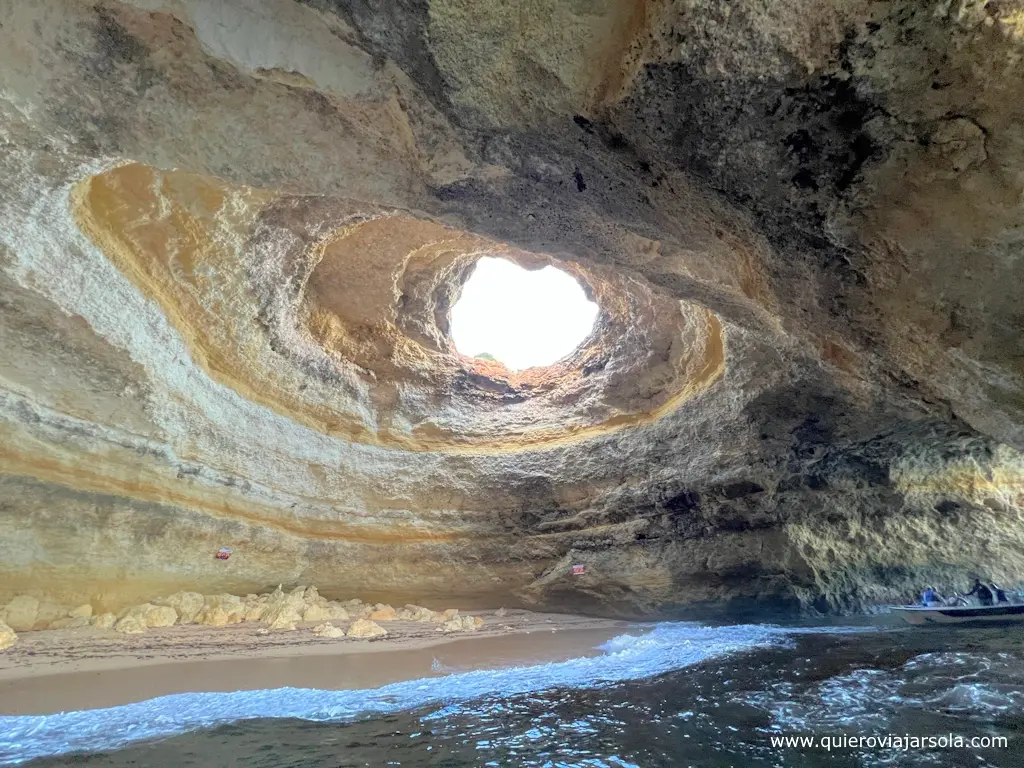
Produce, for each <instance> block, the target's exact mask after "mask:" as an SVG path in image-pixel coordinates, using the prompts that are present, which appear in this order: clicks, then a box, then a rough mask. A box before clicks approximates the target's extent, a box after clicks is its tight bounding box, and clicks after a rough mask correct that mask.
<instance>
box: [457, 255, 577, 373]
mask: <svg viewBox="0 0 1024 768" xmlns="http://www.w3.org/2000/svg"><path fill="white" fill-rule="evenodd" d="M596 318H597V304H595V303H594V302H592V301H590V300H589V299H588V298H587V296H586V294H585V293H583V288H582V287H581V286H580V284H579V283H578V282H576V280H575V278H573V277H571V276H570V275H567V274H566V273H565V272H562V271H561V270H559V269H555V268H554V267H551V266H548V267H544V269H541V270H538V271H536V272H528V271H527V270H525V269H523V268H522V267H520V266H518V265H517V264H513V263H512V262H511V261H506V260H505V259H496V258H492V257H484V258H482V259H480V260H479V261H478V262H477V263H476V270H475V271H474V272H473V274H472V275H470V277H469V280H467V281H466V284H465V285H464V286H463V287H462V296H461V297H460V298H459V300H458V301H457V302H456V304H455V306H454V307H452V325H451V330H452V340H453V341H454V342H455V348H456V349H458V350H459V352H461V353H462V354H464V355H467V356H469V357H490V358H493V359H495V360H497V361H499V362H501V363H504V364H505V366H506V367H507V368H509V369H511V370H513V371H521V370H523V369H524V368H533V367H535V366H540V365H551V364H552V363H555V362H557V361H559V360H561V359H562V358H563V357H565V356H566V355H568V354H569V353H571V352H572V351H573V350H574V349H576V347H578V346H579V345H580V342H582V341H583V340H584V339H585V338H586V337H587V334H589V333H590V330H591V329H592V328H593V327H594V320H595V319H596Z"/></svg>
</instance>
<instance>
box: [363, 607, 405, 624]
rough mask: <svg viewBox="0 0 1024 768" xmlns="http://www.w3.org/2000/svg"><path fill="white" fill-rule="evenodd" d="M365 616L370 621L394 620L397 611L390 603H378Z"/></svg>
mask: <svg viewBox="0 0 1024 768" xmlns="http://www.w3.org/2000/svg"><path fill="white" fill-rule="evenodd" d="M367 618H368V619H369V620H370V621H395V620H396V619H397V618H398V611H396V610H395V609H394V608H392V607H391V606H390V605H384V604H382V603H378V604H377V605H375V606H374V607H373V610H372V611H371V612H370V615H369V616H367Z"/></svg>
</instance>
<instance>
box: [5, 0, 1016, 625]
mask: <svg viewBox="0 0 1024 768" xmlns="http://www.w3.org/2000/svg"><path fill="white" fill-rule="evenodd" d="M385 6H386V7H385ZM1022 54H1024V4H1022V3H1021V2H1020V0H999V2H995V0H990V1H988V2H985V1H984V0H926V1H924V2H921V1H920V0H818V1H817V2H810V0H779V2H774V3H760V4H751V3H743V4H737V3H733V2H729V1H728V0H594V2H588V3H579V2H569V1H568V0H536V2H534V3H532V4H530V8H529V12H525V11H524V10H523V8H521V7H520V5H518V4H516V3H509V2H504V1H502V2H499V1H498V0H420V1H418V2H411V1H406V0H403V1H402V2H397V3H392V4H380V3H377V4H373V3H364V2H357V1H356V0H305V1H304V2H296V1H294V0H259V1H257V0H216V1H214V0H174V1H173V2H171V0H125V1H124V2H118V1H117V0H99V1H97V0H88V1H87V0H52V2H47V3H24V2H16V0H0V181H2V184H0V498H2V500H3V501H2V502H0V601H9V600H11V599H12V598H15V597H17V596H19V595H20V596H27V597H31V598H32V599H34V600H37V603H35V604H33V605H29V604H28V603H27V602H25V601H23V602H22V603H20V604H19V605H17V606H16V610H15V611H14V613H13V615H12V609H11V607H10V606H8V607H7V608H6V609H5V610H4V615H3V616H0V619H2V620H4V621H6V622H7V623H8V624H10V626H11V627H12V628H14V629H15V630H18V631H21V629H22V628H26V629H32V628H34V627H37V626H48V625H49V624H50V623H52V622H53V621H59V620H62V619H64V618H68V617H67V611H68V609H69V608H71V607H73V606H75V605H79V604H81V603H83V602H88V603H89V604H90V605H91V606H92V607H93V608H94V609H95V611H96V612H97V614H106V613H110V612H114V613H117V612H120V611H122V610H123V609H124V608H126V607H127V606H132V605H137V604H139V603H141V602H144V601H147V600H155V599H156V598H157V596H159V595H167V594H170V593H173V592H175V591H179V590H190V591H195V592H197V593H204V594H206V593H232V594H246V593H251V594H252V596H253V599H252V600H249V598H245V599H244V600H243V599H241V598H236V599H237V600H239V601H240V604H236V603H234V602H231V604H230V605H227V604H223V603H208V602H206V600H204V604H203V606H202V608H198V609H197V610H196V613H195V614H194V615H193V616H192V619H191V620H202V621H205V622H212V623H221V622H223V623H231V622H234V621H241V620H243V619H249V620H262V621H265V622H266V623H267V624H268V625H269V626H280V627H284V628H287V627H290V626H292V625H294V623H295V622H298V621H300V620H302V618H303V613H304V612H305V611H306V610H308V609H309V608H310V606H311V605H316V606H318V607H319V608H323V605H322V604H320V603H319V602H315V601H314V602H313V603H309V604H307V602H306V601H305V600H304V599H302V600H298V601H297V602H296V600H293V599H292V596H291V595H288V594H285V593H283V592H282V593H281V594H280V595H278V596H276V597H272V598H266V599H265V600H262V602H261V599H260V598H257V596H256V593H260V592H265V591H266V590H268V589H269V588H272V587H273V585H275V584H278V583H281V584H285V585H295V584H298V583H310V582H316V583H317V584H318V585H321V588H322V589H323V591H324V599H325V600H327V599H330V598H334V597H343V596H345V595H348V594H353V593H357V594H361V595H364V596H365V597H366V598H367V599H369V600H372V601H374V602H376V601H391V602H392V603H394V604H396V605H397V604H402V603H404V602H405V601H407V600H416V601H418V602H426V603H428V604H440V603H441V601H442V600H443V601H445V602H448V601H456V600H462V599H473V600H477V601H488V602H491V603H493V604H501V603H505V604H514V603H520V604H521V603H532V604H541V605H545V606H549V607H557V608H562V609H566V608H568V609H583V610H588V611H601V612H609V613H610V612H616V613H631V614H644V615H646V614H651V613H654V612H657V611H670V610H672V609H673V608H675V607H681V606H689V607H690V608H699V607H701V606H724V605H729V606H733V607H741V606H742V605H744V604H745V602H746V601H749V600H754V599H756V600H757V601H758V603H757V604H758V605H760V606H766V605H773V606H779V607H792V608H798V607H801V606H805V607H806V606H814V607H816V608H819V609H822V610H834V609H846V608H855V607H859V606H864V605H866V604H869V603H872V602H876V601H885V600H891V599H894V598H896V597H905V596H906V594H907V591H908V590H909V589H911V588H913V587H915V586H917V585H919V584H920V582H921V581H923V580H928V581H932V582H936V586H942V587H946V586H948V585H953V586H964V585H965V584H966V576H967V574H968V573H969V572H971V571H974V570H977V571H979V572H981V573H982V574H983V575H989V576H991V577H992V578H995V579H999V580H1003V581H1008V582H1011V581H1016V580H1017V579H1019V578H1020V575H1021V573H1024V524H1022V522H1024V521H1022V512H1024V461H1022V457H1021V454H1020V453H1019V451H1020V450H1021V449H1024V342H1022V339H1024V314H1022V312H1021V309H1020V296H1021V290H1022V288H1024V263H1022V255H1021V254H1022V253H1024V114H1022V113H1024V99H1022V98H1020V97H1021V94H1022V93H1024V68H1022ZM482 254H489V255H498V256H503V257H505V258H508V259H511V260H513V261H516V262H518V263H520V264H522V265H523V266H526V267H529V268H539V267H543V266H545V265H547V264H557V265H558V266H559V267H561V268H563V269H565V270H566V271H568V272H569V273H570V274H572V275H574V276H576V277H577V278H578V279H579V280H580V282H581V284H583V286H584V288H585V290H586V291H587V292H588V294H589V295H590V296H592V297H593V298H594V300H595V301H597V303H598V304H599V306H600V314H599V318H598V321H597V324H596V326H595V328H594V331H593V333H592V334H591V336H590V337H589V338H588V339H587V340H586V341H585V342H584V343H583V344H582V345H581V346H580V347H579V348H578V349H577V350H576V351H575V352H574V353H573V354H572V355H570V356H569V357H567V358H566V359H564V360H562V361H560V362H559V363H557V364H555V365H554V366H551V367H549V368H544V369H531V370H527V371H522V372H519V373H516V374H513V373H511V372H509V371H507V370H506V369H504V367H502V366H501V365H500V364H497V363H493V362H487V361H481V360H476V359H467V358H464V357H461V356H460V355H458V354H457V352H456V351H455V349H454V347H453V345H452V342H451V338H450V334H449V331H448V310H449V308H450V307H451V306H452V304H453V303H454V302H455V301H456V300H457V299H458V296H459V291H460V287H461V285H462V284H463V283H464V281H465V280H466V278H467V277H468V275H469V274H470V273H471V271H472V268H473V263H474V260H475V259H476V258H477V257H478V256H480V255H482ZM221 547H228V548H230V549H231V550H232V554H231V556H230V558H229V559H227V560H222V559H217V558H216V557H215V556H214V555H215V553H216V552H217V551H218V549H220V548H221ZM576 564H579V565H584V566H585V572H584V573H583V574H582V575H577V576H573V575H571V574H572V566H573V565H576ZM957 580H960V581H959V582H958V581H957ZM317 597H319V595H317ZM19 599H21V598H19ZM449 604H450V603H449ZM166 607H169V608H173V609H174V610H175V611H178V609H179V606H172V605H168V606H166ZM343 607H344V608H345V610H346V611H347V613H348V614H349V615H350V616H352V617H353V618H365V617H366V616H369V615H370V614H371V613H372V610H373V608H372V607H371V606H364V605H363V604H359V605H358V606H354V605H348V604H346V605H345V606H343ZM300 608H301V611H300ZM189 610H190V611H191V608H190V609H189ZM187 613H188V612H182V613H181V615H182V617H184V616H185V615H187ZM312 613H313V614H315V613H316V611H315V610H314V611H313V612H312ZM200 616H202V619H200V618H199V617H200ZM127 619H128V617H123V618H122V619H121V620H120V621H121V622H126V621H127ZM450 619H451V617H448V619H446V620H450ZM136 623H138V624H142V623H143V622H141V621H136V620H135V619H133V620H132V621H128V622H127V624H126V625H125V626H126V627H129V626H134V625H135V624H136ZM357 623H358V622H357ZM119 625H120V624H119Z"/></svg>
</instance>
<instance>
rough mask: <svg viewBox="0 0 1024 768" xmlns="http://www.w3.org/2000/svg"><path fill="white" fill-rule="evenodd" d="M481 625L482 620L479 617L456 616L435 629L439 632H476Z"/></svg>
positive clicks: (482, 623)
mask: <svg viewBox="0 0 1024 768" xmlns="http://www.w3.org/2000/svg"><path fill="white" fill-rule="evenodd" d="M483 625H484V620H483V619H481V618H480V617H479V616H456V617H455V618H453V619H450V620H449V621H446V622H444V623H443V624H442V625H441V626H439V627H438V628H437V629H438V631H439V632H476V631H477V630H478V629H480V627H482V626H483Z"/></svg>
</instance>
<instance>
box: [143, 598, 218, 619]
mask: <svg viewBox="0 0 1024 768" xmlns="http://www.w3.org/2000/svg"><path fill="white" fill-rule="evenodd" d="M153 602H154V603H155V604H156V605H167V606H170V607H171V608H173V609H174V610H175V612H176V613H177V614H178V623H179V624H192V623H193V622H195V621H196V620H197V617H198V616H199V613H200V611H202V610H203V606H204V605H205V604H206V599H205V598H204V597H203V596H202V595H201V594H199V593H198V592H175V593H174V594H173V595H168V596H167V597H165V598H158V599H156V600H154V601H153Z"/></svg>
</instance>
